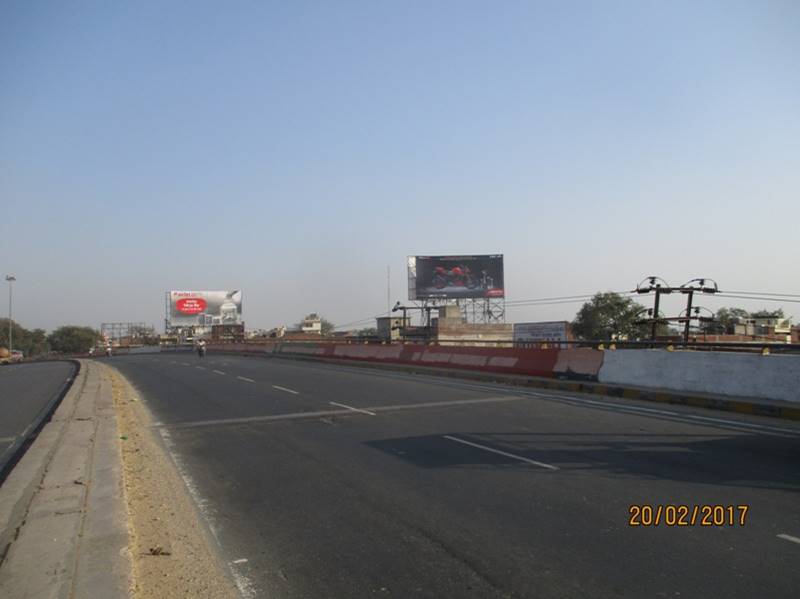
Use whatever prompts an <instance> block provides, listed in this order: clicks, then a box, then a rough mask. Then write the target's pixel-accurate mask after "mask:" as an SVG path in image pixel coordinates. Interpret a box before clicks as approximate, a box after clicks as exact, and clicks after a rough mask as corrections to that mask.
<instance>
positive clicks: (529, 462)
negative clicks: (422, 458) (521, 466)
mask: <svg viewBox="0 0 800 599" xmlns="http://www.w3.org/2000/svg"><path fill="white" fill-rule="evenodd" d="M444 438H445V439H449V440H450V441H455V442H456V443H463V444H464V445H469V446H470V447H475V448H477V449H482V450H484V451H489V452H491V453H496V454H498V455H502V456H505V457H507V458H512V459H514V460H519V461H520V462H527V463H528V464H533V465H534V466H539V467H540V468H547V469H548V470H558V466H553V465H552V464H545V463H544V462H537V461H536V460H530V459H528V458H524V457H522V456H521V455H514V454H513V453H508V452H506V451H500V450H499V449H494V448H493V447H487V446H486V445H479V444H478V443H473V442H472V441H467V440H466V439H459V438H458V437H453V436H451V435H444Z"/></svg>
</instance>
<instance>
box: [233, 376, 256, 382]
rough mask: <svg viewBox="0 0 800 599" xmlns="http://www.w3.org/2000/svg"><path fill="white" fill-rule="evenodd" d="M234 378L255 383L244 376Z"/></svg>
mask: <svg viewBox="0 0 800 599" xmlns="http://www.w3.org/2000/svg"><path fill="white" fill-rule="evenodd" d="M236 378H237V379H239V380H240V381H247V382H248V383H255V381H254V380H253V379H249V378H247V377H246V376H237V377H236Z"/></svg>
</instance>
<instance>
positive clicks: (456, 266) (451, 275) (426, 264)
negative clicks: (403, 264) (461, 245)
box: [408, 254, 505, 300]
mask: <svg viewBox="0 0 800 599" xmlns="http://www.w3.org/2000/svg"><path fill="white" fill-rule="evenodd" d="M479 297H505V290H504V288H503V254H484V255H469V256H409V257H408V299H410V300H419V299H429V298H440V299H457V298H479Z"/></svg>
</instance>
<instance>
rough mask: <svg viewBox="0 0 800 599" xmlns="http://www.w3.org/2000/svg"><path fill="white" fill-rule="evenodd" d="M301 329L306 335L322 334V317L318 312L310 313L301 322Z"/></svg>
mask: <svg viewBox="0 0 800 599" xmlns="http://www.w3.org/2000/svg"><path fill="white" fill-rule="evenodd" d="M300 331H301V332H303V333H304V334H306V335H322V319H321V318H320V317H319V316H317V315H316V314H309V315H308V316H307V317H306V318H304V319H303V322H302V323H300Z"/></svg>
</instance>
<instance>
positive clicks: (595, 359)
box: [209, 342, 800, 403]
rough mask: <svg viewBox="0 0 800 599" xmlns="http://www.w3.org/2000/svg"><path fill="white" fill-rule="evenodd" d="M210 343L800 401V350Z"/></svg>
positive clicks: (237, 348) (265, 351) (290, 353)
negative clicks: (774, 352)
mask: <svg viewBox="0 0 800 599" xmlns="http://www.w3.org/2000/svg"><path fill="white" fill-rule="evenodd" d="M209 349H210V350H212V351H225V352H242V353H248V354H273V355H285V356H308V357H314V358H320V359H331V360H353V361H361V362H378V363H386V364H404V365H411V366H413V365H416V366H430V367H436V368H454V369H462V370H474V371H481V372H494V373H498V374H521V375H528V376H536V377H546V378H562V379H574V380H585V381H598V382H600V383H608V384H613V385H619V386H628V387H641V388H648V389H662V390H666V391H679V392H690V393H708V394H714V395H722V396H729V397H749V398H763V399H776V400H783V401H789V402H792V403H795V402H796V403H800V355H773V356H769V355H768V356H762V355H760V354H749V353H748V354H743V353H736V352H706V351H675V352H670V351H666V350H662V349H634V350H606V351H602V350H597V349H592V348H571V349H558V348H552V349H534V348H494V347H464V346H444V345H402V344H394V345H375V344H350V343H280V342H275V343H268V344H250V343H242V344H225V345H216V346H215V345H210V346H209Z"/></svg>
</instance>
